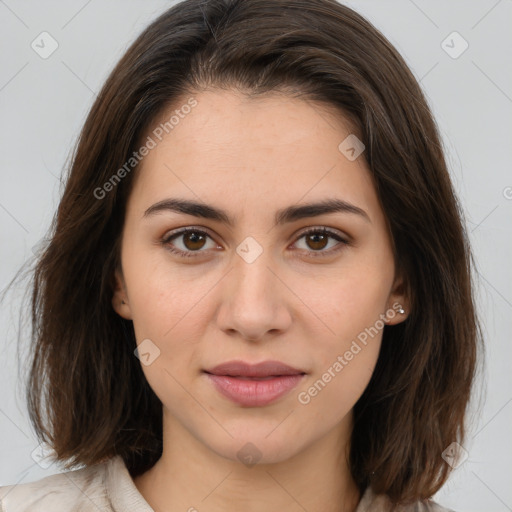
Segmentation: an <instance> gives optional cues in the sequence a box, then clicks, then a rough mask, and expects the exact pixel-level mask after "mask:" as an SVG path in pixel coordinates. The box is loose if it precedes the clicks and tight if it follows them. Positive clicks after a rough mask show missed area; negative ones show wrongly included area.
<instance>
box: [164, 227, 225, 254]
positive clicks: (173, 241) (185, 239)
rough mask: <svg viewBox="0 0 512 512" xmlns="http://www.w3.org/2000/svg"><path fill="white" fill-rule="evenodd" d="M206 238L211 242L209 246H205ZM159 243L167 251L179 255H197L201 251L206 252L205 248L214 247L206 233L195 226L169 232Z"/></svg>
mask: <svg viewBox="0 0 512 512" xmlns="http://www.w3.org/2000/svg"><path fill="white" fill-rule="evenodd" d="M208 239H210V241H211V243H212V246H210V247H207V243H208ZM161 243H162V244H163V245H164V246H166V248H167V249H168V250H169V251H171V252H172V253H175V254H178V255H179V256H199V255H200V254H201V253H203V252H206V249H210V248H215V247H216V244H215V243H214V242H213V240H212V238H211V236H210V235H208V233H205V232H204V231H201V230H200V229H195V228H187V229H182V230H180V231H177V232H174V233H171V234H170V235H168V236H166V237H164V238H163V239H162V241H161ZM203 249H204V250H203Z"/></svg>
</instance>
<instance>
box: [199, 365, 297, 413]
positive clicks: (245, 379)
mask: <svg viewBox="0 0 512 512" xmlns="http://www.w3.org/2000/svg"><path fill="white" fill-rule="evenodd" d="M205 373H206V375H207V376H208V378H209V379H210V380H211V381H212V383H213V384H214V385H215V388H216V389H217V391H219V392H220V393H221V394H222V395H224V396H225V397H226V398H229V399H230V400H232V401H233V402H235V403H238V404H240V405H243V406H246V407H261V406H264V405H267V404H270V403H271V402H274V401H275V400H277V399H278V398H280V397H281V396H283V395H285V394H286V393H288V392H289V391H290V390H292V389H293V388H294V387H295V386H297V384H298V383H299V382H300V381H301V380H302V378H303V377H304V375H305V372H303V371H302V370H298V369H296V368H292V367H291V366H288V365H286V364H284V363H281V362H279V361H264V362H262V363H259V364H256V365H250V364H248V363H245V362H243V361H229V362H227V363H222V364H220V365H217V366H215V367H214V368H212V369H210V370H206V372H205Z"/></svg>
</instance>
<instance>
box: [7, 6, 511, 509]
mask: <svg viewBox="0 0 512 512" xmlns="http://www.w3.org/2000/svg"><path fill="white" fill-rule="evenodd" d="M174 3H175V2H169V1H167V2H166V1H162V0H151V1H148V0H145V1H142V0H140V1H135V0H103V1H99V0H88V1H87V0H68V1H66V2H64V1H60V2H58V1H55V0H53V1H50V0H46V1H45V2H38V1H34V0H31V1H21V0H0V48H1V65H0V109H1V110H0V112H1V127H0V148H1V150H0V180H1V181H0V241H1V243H0V261H1V265H0V290H2V289H4V288H5V287H6V286H7V284H8V283H9V282H10V280H11V279H12V277H13V276H14V274H15V273H16V271H17V270H18V268H19V267H20V266H21V265H22V263H23V262H24V261H26V260H27V258H29V257H30V256H32V254H33V253H32V251H33V248H34V246H36V248H37V244H38V243H39V242H40V240H41V238H42V237H43V236H44V234H45V233H46V230H47V228H48V226H49V223H50V221H51V218H52V216H53V214H54V212H55V209H56V207H57V204H58V200H59V197H60V192H61V188H60V187H61V183H60V175H61V172H62V170H63V168H64V165H65V161H66V158H67V157H68V156H69V153H70V151H71V148H72V145H73V144H74V142H75V140H76V137H77V135H78V133H79V130H80V128H81V126H82V124H83V122H84V120H85V117H86V114H87V112H88V110H89V108H90V106H91V105H92V102H93V100H94V98H95V94H96V93H97V92H98V91H99V89H100V87H101V85H102V84H103V82H104V81H105V79H106V78H107V76H108V74H109V73H110V71H111V69H112V68H113V66H114V64H115V63H116V62H117V61H118V60H119V58H120V57H121V56H122V55H123V53H124V52H125V50H126V49H127V47H128V46H129V44H130V43H131V42H132V41H133V40H134V39H135V38H136V36H137V35H138V34H139V33H140V32H141V31H142V30H143V29H144V28H145V27H146V26H147V25H148V24H149V23H150V22H151V21H152V20H153V19H155V18H156V17H157V16H158V15H159V14H160V13H161V12H163V11H164V10H165V9H167V8H168V7H170V6H171V5H173V4H174ZM346 3H347V5H349V6H350V7H352V8H354V9H355V10H356V11H358V12H359V13H361V14H362V15H364V16H365V17H367V18H368V19H369V20H370V21H371V22H372V23H373V24H374V25H376V27H377V28H379V29H380V30H381V31H382V32H383V33H384V35H385V36H386V37H388V38H389V40H390V41H391V42H392V43H393V44H394V45H395V46H396V48H397V49H398V51H399V52H400V53H401V54H402V55H403V56H404V58H405V60H406V62H407V63H408V65H409V66H410V67H411V69H412V71H413V73H414V74H415V76H416V77H417V79H418V80H419V81H420V83H421V85H422V87H423V90H424V91H425V93H426V96H427V98H428V101H429V104H430V106H431V108H432V110H433V113H434V115H435V117H436V119H437V123H438V125H439V128H440V131H441V136H442V139H443V144H444V146H445V148H446V153H447V159H448V162H449V167H450V172H451V175H452V179H453V182H454V185H455V188H456V190H457V193H458V195H459V198H460V200H461V203H462V206H463V208H464V212H465V216H466V221H467V226H468V232H469V235H470V240H471V243H472V245H473V249H474V253H475V256H476V260H477V271H478V275H477V278H478V283H477V293H476V298H477V302H478V307H479V310H480V314H481V318H482V323H483V326H484V334H485V337H486V347H487V357H486V364H485V373H484V375H483V377H481V378H480V379H479V381H478V382H477V386H478V388H479V389H484V390H485V394H484V397H483V400H482V406H481V409H480V411H479V412H478V414H475V418H474V422H473V423H472V425H471V432H470V435H469V438H468V443H466V445H465V446H464V448H465V449H466V450H467V452H468V458H467V460H466V461H465V462H464V463H463V464H462V465H461V466H460V467H458V468H457V469H456V470H455V471H454V472H453V474H452V476H451V478H450V480H449V482H448V483H447V484H446V485H445V486H444V487H443V489H442V490H441V491H440V492H439V493H438V494H437V495H436V496H435V497H434V498H435V499H436V501H438V502H439V503H441V504H442V505H444V506H447V507H451V508H453V509H454V510H456V511H460V512H470V511H475V512H476V511H478V512H480V511H482V510H485V511H486V512H502V511H507V510H512V486H511V485H510V482H511V481H512V480H511V471H510V469H509V461H508V457H510V456H511V454H512V436H511V430H512V429H511V424H512V421H511V420H512V403H511V402H512V386H511V382H512V378H511V373H512V372H511V370H510V364H511V363H510V362H511V360H512V343H511V337H510V332H511V330H512V320H511V319H512V272H511V267H510V262H511V261H512V228H511V224H512V222H511V221H512V173H511V161H512V150H511V146H512V66H511V65H510V64H511V61H510V54H511V50H512V31H511V30H510V27H511V26H512V0H499V1H496V0H479V1H471V2H468V1H467V0H466V1H463V0H457V1H453V0H452V1H451V2H446V1H444V0H435V1H434V0H430V1H427V0H380V1H377V0H373V1H372V0H364V1H363V0H357V1H356V0H353V1H351V2H346ZM42 32H48V34H50V36H51V37H52V38H53V39H54V40H55V41H56V42H57V44H58V47H57V49H56V50H55V51H54V53H53V54H52V55H50V56H49V57H48V58H46V59H43V58H42V57H41V56H40V55H39V54H38V53H37V52H36V51H35V50H34V49H33V48H32V46H31V45H32V42H33V41H34V40H36V42H37V38H38V37H39V36H40V34H41V33H42ZM454 32H457V34H453V33H454ZM44 37H48V36H44ZM54 44H55V43H54ZM466 45H467V48H466V49H465V51H462V50H464V48H465V47H466ZM47 48H49V46H47ZM459 54H460V55H459ZM22 293H23V290H22V289H21V288H20V287H18V288H16V289H14V290H13V293H12V294H10V295H9V300H8V301H7V302H6V303H3V304H2V309H1V312H0V314H1V316H0V332H1V333H2V336H1V338H0V350H1V371H0V389H1V397H0V432H1V436H0V485H7V484H14V483H17V482H28V481H31V480H36V479H39V478H42V477H44V476H47V475H50V474H53V473H57V472H60V471H61V469H60V468H59V467H56V466H55V465H51V466H49V467H45V464H38V463H37V462H36V461H37V460H38V459H37V457H35V460H34V458H33V456H32V453H33V452H34V450H35V449H36V448H37V445H38V443H37V441H36V440H35V436H34V433H33V431H32V428H31V426H30V423H29V420H28V413H27V409H26V405H25V402H24V394H23V393H24V389H23V385H22V383H20V382H19V381H18V371H17V368H16V361H17V359H16V343H17V338H18V333H19V326H18V315H19V299H20V298H21V294H22Z"/></svg>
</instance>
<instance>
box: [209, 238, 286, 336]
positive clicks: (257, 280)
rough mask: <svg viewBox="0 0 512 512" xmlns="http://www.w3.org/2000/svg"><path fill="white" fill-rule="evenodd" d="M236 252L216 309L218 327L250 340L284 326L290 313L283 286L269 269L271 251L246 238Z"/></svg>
mask: <svg viewBox="0 0 512 512" xmlns="http://www.w3.org/2000/svg"><path fill="white" fill-rule="evenodd" d="M236 251H237V254H234V255H233V269H232V270H231V272H229V274H228V276H226V277H227V278H228V280H229V281H228V283H229V284H228V286H227V289H226V294H225V295H224V299H223V302H222V305H221V310H220V312H219V324H220V325H219V326H220V327H221V328H222V329H223V330H236V331H238V332H239V333H240V335H241V336H242V337H244V338H247V339H253V340H256V339H259V338H261V337H262V336H264V335H265V333H266V332H268V331H270V330H275V329H278V330H279V329H285V328H286V326H287V325H288V322H289V320H290V315H289V313H288V312H287V308H286V304H285V301H286V298H285V297H284V296H283V290H282V285H280V284H279V280H278V279H277V278H276V276H275V275H274V272H272V271H271V270H270V268H272V267H273V266H274V265H272V261H271V254H270V250H263V247H262V246H261V245H260V244H258V243H257V242H256V241H255V240H254V239H249V240H247V239H246V240H244V241H243V242H242V243H241V244H239V246H238V247H237V249H236ZM269 267H270V268H269Z"/></svg>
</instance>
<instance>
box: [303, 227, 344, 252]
mask: <svg viewBox="0 0 512 512" xmlns="http://www.w3.org/2000/svg"><path fill="white" fill-rule="evenodd" d="M302 239H304V242H305V243H304V245H305V246H306V247H299V248H300V249H304V250H305V251H306V252H307V253H308V256H313V257H316V256H330V255H332V254H334V253H336V252H337V251H338V250H341V249H343V247H344V246H346V245H349V244H350V243H349V241H348V240H345V239H344V238H342V237H341V236H340V235H339V234H338V233H335V232H334V231H330V230H329V229H326V228H312V229H310V230H308V231H306V232H305V233H302V236H300V237H299V240H302ZM331 240H334V241H337V242H338V243H337V244H336V243H334V248H332V246H331V247H330V248H329V249H327V250H324V249H325V248H326V247H327V246H328V245H329V243H330V241H331ZM296 243H298V242H296Z"/></svg>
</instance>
